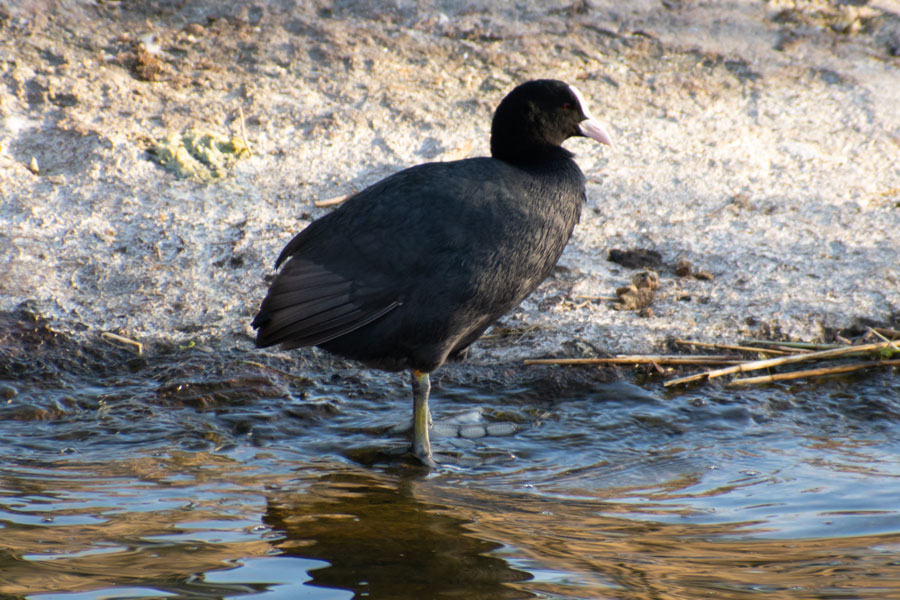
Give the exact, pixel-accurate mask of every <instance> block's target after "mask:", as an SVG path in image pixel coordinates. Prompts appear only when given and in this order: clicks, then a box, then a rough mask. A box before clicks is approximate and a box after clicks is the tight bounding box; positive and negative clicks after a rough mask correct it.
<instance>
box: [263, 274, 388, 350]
mask: <svg viewBox="0 0 900 600" xmlns="http://www.w3.org/2000/svg"><path fill="white" fill-rule="evenodd" d="M399 305H400V300H399V299H398V298H395V297H393V295H392V294H391V293H390V292H388V291H385V290H382V289H379V288H378V287H376V286H371V285H366V284H364V283H361V282H359V281H352V280H349V279H347V278H345V277H343V276H342V275H340V274H338V273H335V272H333V271H331V270H329V269H328V268H327V267H325V266H323V265H320V264H318V263H316V262H313V261H311V260H308V259H305V258H303V257H300V256H294V257H292V258H291V259H290V260H288V262H287V263H286V264H285V265H284V268H283V270H282V271H281V273H279V274H278V276H277V277H276V279H275V281H274V282H273V283H272V287H271V288H270V290H269V293H268V295H267V296H266V298H265V299H264V300H263V303H262V306H261V307H260V310H259V314H258V315H257V316H256V318H255V319H254V320H253V327H255V328H257V329H258V331H257V334H256V345H257V346H259V347H266V346H272V345H275V344H281V345H282V346H283V347H285V348H296V347H299V346H315V345H318V344H324V343H325V342H327V341H329V340H333V339H335V338H338V337H340V336H342V335H345V334H347V333H350V332H351V331H354V330H356V329H359V328H360V327H363V326H364V325H367V324H369V323H371V322H372V321H374V320H375V319H378V318H379V317H381V316H383V315H385V314H387V313H388V312H390V311H391V310H393V309H394V308H396V307H397V306H399Z"/></svg>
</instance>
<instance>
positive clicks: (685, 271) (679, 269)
mask: <svg viewBox="0 0 900 600" xmlns="http://www.w3.org/2000/svg"><path fill="white" fill-rule="evenodd" d="M693 272H694V265H692V264H691V263H690V261H688V260H687V259H685V258H679V259H678V262H676V263H675V274H676V275H678V276H679V277H687V276H688V275H690V274H691V273H693Z"/></svg>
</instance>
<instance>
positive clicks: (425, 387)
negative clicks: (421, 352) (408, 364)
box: [412, 370, 437, 467]
mask: <svg viewBox="0 0 900 600" xmlns="http://www.w3.org/2000/svg"><path fill="white" fill-rule="evenodd" d="M412 388H413V454H414V455H415V456H416V458H418V459H419V460H421V461H422V463H423V464H425V465H426V466H429V467H436V466H437V463H436V462H434V459H433V458H432V457H431V441H430V440H429V439H428V429H429V428H430V427H431V411H430V410H428V394H429V392H430V391H431V380H430V379H429V377H428V373H423V372H422V371H415V370H414V371H412Z"/></svg>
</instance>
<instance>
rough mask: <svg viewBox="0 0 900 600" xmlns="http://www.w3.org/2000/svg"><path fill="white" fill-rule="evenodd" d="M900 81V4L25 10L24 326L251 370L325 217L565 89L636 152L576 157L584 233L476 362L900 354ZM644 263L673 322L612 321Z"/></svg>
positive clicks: (15, 151)
mask: <svg viewBox="0 0 900 600" xmlns="http://www.w3.org/2000/svg"><path fill="white" fill-rule="evenodd" d="M388 5H389V6H390V7H389V8H383V7H384V6H388ZM621 5H627V8H621ZM898 54H900V2H897V1H893V0H877V1H875V0H873V1H872V2H869V3H868V4H864V5H862V6H859V3H858V2H855V3H850V4H847V5H841V6H838V5H836V4H834V3H827V2H774V1H769V2H761V1H758V0H754V1H749V0H748V1H744V0H735V1H731V2H726V1H721V2H704V1H693V0H681V1H679V0H666V1H663V2H651V1H649V0H647V1H644V0H638V1H635V2H631V3H620V2H614V1H608V0H590V2H575V3H574V4H573V3H571V2H536V1H534V2H529V1H526V2H517V3H515V8H513V4H512V3H506V2H503V3H499V2H498V3H493V2H483V1H482V2H479V1H472V2H465V3H445V2H438V1H429V0H408V1H407V0H397V1H396V2H394V3H382V2H365V1H362V2H334V3H328V2H292V1H289V0H271V1H258V2H255V3H245V2H237V1H219V0H202V1H196V2H176V1H174V0H146V1H143V2H116V1H112V0H108V1H105V2H95V1H87V0H69V1H62V0H60V1H50V0H35V1H28V2H26V1H24V0H22V1H20V2H15V1H13V2H5V3H3V2H0V196H2V200H0V202H2V204H0V311H10V310H12V309H13V308H14V307H16V306H18V305H20V304H21V303H22V302H28V303H29V306H30V307H31V309H32V310H34V311H35V312H37V313H39V314H41V315H44V316H46V317H48V318H50V319H52V320H53V322H54V323H55V324H56V325H55V326H56V327H57V328H58V329H59V330H60V331H63V332H70V333H72V334H73V335H76V336H83V337H85V338H90V339H96V338H97V337H98V336H99V335H100V334H101V333H102V332H104V331H110V332H115V333H118V334H121V335H124V336H127V337H130V338H133V339H137V340H140V341H142V342H143V343H145V344H147V346H148V348H150V350H151V352H152V348H153V347H154V344H160V343H162V342H173V341H174V342H178V343H186V342H189V341H196V342H198V343H203V344H205V345H208V346H210V347H232V346H239V347H244V348H250V347H252V344H251V342H250V336H251V334H252V331H251V329H250V327H249V322H250V318H251V317H252V315H253V314H254V313H255V310H256V308H257V307H258V305H259V301H260V300H261V298H262V296H263V294H264V291H265V287H266V281H265V278H266V277H267V276H270V275H271V273H272V265H273V262H274V258H275V257H276V256H277V253H278V252H279V251H280V249H281V247H282V246H283V245H284V244H285V243H286V242H287V241H288V240H289V239H290V238H291V237H292V235H293V234H294V233H295V232H297V231H299V230H300V229H301V228H302V227H303V226H304V225H305V224H306V223H307V222H308V221H309V220H310V219H311V218H314V217H315V216H317V215H320V214H323V213H324V212H325V211H326V210H328V209H327V208H319V207H316V206H314V204H313V203H314V202H317V201H321V200H326V199H330V198H336V197H340V196H342V195H345V194H348V193H350V192H352V191H354V190H358V189H361V188H362V187H364V186H366V185H368V184H370V183H373V182H375V181H377V180H378V179H380V178H381V177H383V176H385V175H387V174H389V173H391V172H393V171H396V170H399V169H401V168H403V167H406V166H411V165H413V164H416V163H420V162H425V161H431V160H451V159H456V158H461V157H467V156H476V155H483V154H486V153H487V149H488V131H489V124H490V117H491V113H492V111H493V108H494V107H495V105H496V104H497V103H498V102H499V100H500V99H501V98H502V97H503V95H504V94H505V93H506V92H507V91H509V90H510V89H511V88H512V87H513V86H514V85H515V84H517V83H519V82H521V81H524V80H526V79H530V78H533V77H554V78H558V79H563V80H566V81H569V82H572V83H575V84H577V86H578V87H579V88H580V89H581V90H582V91H583V92H584V94H585V96H587V97H588V99H589V101H590V102H591V104H592V106H593V109H594V110H593V112H594V113H595V114H596V115H597V116H598V117H600V118H601V120H604V121H605V122H606V123H608V125H609V128H610V130H611V132H612V133H613V135H614V138H615V145H614V146H613V147H612V148H607V147H600V146H599V145H596V144H592V143H590V142H589V141H588V140H571V141H570V142H568V144H567V145H568V147H569V148H570V149H572V150H573V151H574V152H576V154H577V155H578V161H579V163H580V164H581V166H582V169H583V170H584V171H585V173H586V175H587V177H588V180H589V186H588V206H587V208H586V210H585V213H584V216H583V218H582V220H581V223H580V224H579V226H578V227H577V228H576V232H575V235H574V237H573V240H572V241H571V242H570V245H569V247H568V249H567V250H566V253H565V254H564V256H563V258H562V260H561V262H560V268H559V269H558V271H557V273H556V275H555V276H554V277H553V278H552V279H551V280H549V281H548V282H546V283H545V284H544V285H543V286H542V287H541V288H540V290H539V291H538V292H537V293H535V294H534V295H533V296H532V297H531V298H530V299H528V300H526V301H525V302H524V303H523V305H522V306H521V307H520V308H519V309H518V310H516V311H515V312H514V313H512V314H511V315H509V316H507V317H505V318H504V319H503V320H502V322H501V327H499V328H495V330H493V334H492V335H491V336H490V337H489V338H488V339H487V340H485V341H483V342H480V343H479V344H477V345H476V347H475V348H474V349H473V352H472V353H471V359H472V360H474V361H482V362H484V361H497V360H513V359H516V358H520V357H523V356H542V355H581V354H591V353H594V352H597V351H601V352H654V351H658V350H659V349H660V348H662V347H664V346H665V344H666V342H667V340H669V339H671V338H675V337H682V338H692V339H699V340H705V341H713V340H718V341H727V342H734V341H737V340H740V339H741V338H743V337H759V336H764V337H769V338H771V337H790V338H796V339H803V340H819V339H824V338H828V337H830V336H831V335H833V332H834V331H835V330H839V329H844V328H848V327H858V326H859V325H860V324H865V323H878V324H884V325H888V326H894V327H896V326H897V324H898V322H900V238H898V234H900V57H898ZM239 110H240V111H242V112H243V115H244V121H245V130H246V139H247V140H248V141H249V143H250V146H251V148H252V151H253V155H252V157H249V158H245V159H243V160H240V161H238V162H237V163H236V164H235V165H234V167H233V168H231V169H230V171H229V174H228V175H227V176H226V177H223V178H220V179H216V180H212V181H199V180H192V179H183V178H179V177H177V176H176V175H174V174H173V173H171V172H169V171H167V170H165V169H163V168H162V167H161V166H160V165H158V164H157V163H155V162H154V161H153V160H151V156H150V155H149V154H148V152H147V149H148V148H149V147H150V146H151V145H152V144H153V142H154V141H155V140H159V139H161V138H165V137H166V136H168V135H170V134H172V133H181V132H184V131H187V130H190V129H192V128H195V129H204V130H208V131H211V132H214V133H217V134H219V135H222V136H225V137H230V136H232V135H240V133H241V127H240V117H239ZM635 248H643V249H650V250H655V251H656V252H658V253H659V254H660V256H661V263H662V264H660V265H658V266H657V270H658V271H659V275H660V286H659V288H658V289H657V293H656V296H655V298H654V301H653V303H652V305H651V306H650V310H649V311H646V310H645V311H629V310H615V307H614V303H613V302H611V301H609V300H604V299H596V298H593V299H592V298H591V297H609V296H613V295H614V292H615V290H616V288H617V287H619V286H622V285H625V284H627V283H628V282H629V281H630V279H631V277H632V276H633V275H634V273H635V272H636V271H635V270H633V269H629V268H627V267H624V266H621V265H619V264H616V263H613V262H610V261H608V260H607V257H608V254H609V251H610V250H612V249H635ZM679 259H685V260H687V261H689V262H690V263H691V264H692V265H694V268H695V269H698V270H705V271H707V272H709V273H710V274H711V275H712V276H713V278H712V279H697V278H695V277H691V276H686V277H682V276H678V275H677V274H676V273H675V271H674V265H675V263H676V261H678V260H679Z"/></svg>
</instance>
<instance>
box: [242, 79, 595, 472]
mask: <svg viewBox="0 0 900 600" xmlns="http://www.w3.org/2000/svg"><path fill="white" fill-rule="evenodd" d="M574 136H586V137H590V138H593V139H594V140H596V141H598V142H601V143H603V144H609V143H610V138H609V135H608V134H607V133H606V131H605V130H604V129H603V127H601V126H600V124H599V123H597V121H595V120H594V119H593V118H591V115H590V112H589V111H588V108H587V105H586V104H585V101H584V98H583V97H582V95H581V94H580V93H579V92H578V90H576V89H575V88H574V87H572V86H570V85H567V84H565V83H563V82H562V81H556V80H552V79H541V80H536V81H528V82H526V83H523V84H521V85H519V86H518V87H516V88H515V89H514V90H513V91H512V92H510V93H509V95H507V96H506V97H505V98H504V99H503V100H502V101H501V102H500V105H499V106H498V107H497V110H496V112H495V113H494V118H493V121H492V123H491V158H487V157H482V158H469V159H465V160H458V161H453V162H435V163H426V164H422V165H418V166H415V167H412V168H409V169H406V170H404V171H400V172H399V173H395V174H394V175H391V176H390V177H387V178H386V179H383V180H381V181H379V182H378V183H376V184H374V185H372V186H370V187H368V188H366V189H364V190H363V191H361V192H359V193H358V194H355V195H354V196H352V197H351V198H349V199H348V200H347V201H346V202H344V203H343V204H342V205H341V206H340V207H338V208H337V209H335V210H334V211H332V212H330V213H329V214H327V215H325V216H323V217H321V218H319V219H317V220H315V221H313V222H312V223H310V225H309V226H308V227H306V229H304V230H303V231H301V232H300V233H299V234H297V235H296V236H295V237H294V239H292V240H291V241H290V243H289V244H288V245H287V246H285V248H284V250H282V251H281V255H279V257H278V260H277V261H275V268H276V269H277V268H278V267H279V266H280V265H281V264H282V263H284V268H282V270H281V272H280V273H278V275H277V276H276V278H275V281H274V282H273V283H272V286H271V287H270V288H269V293H268V294H267V295H266V298H265V299H264V300H263V302H262V306H261V307H260V310H259V314H258V315H256V318H255V319H253V327H254V328H256V329H258V331H257V335H256V345H257V346H259V347H261V348H262V347H266V346H272V345H274V344H281V345H282V347H284V348H296V347H299V346H319V347H320V348H324V349H325V350H327V351H329V352H332V353H334V354H337V355H340V356H344V357H347V358H350V359H353V360H356V361H359V362H361V363H362V364H364V365H366V366H369V367H373V368H377V369H383V370H387V371H399V370H402V369H408V370H410V371H411V372H412V388H413V407H414V412H413V415H414V441H413V453H414V454H415V456H417V457H418V458H419V459H420V460H421V461H422V462H423V463H425V464H427V465H433V464H434V461H433V459H432V456H431V444H430V442H429V439H428V429H429V427H430V424H431V415H430V412H429V410H428V394H429V390H430V381H429V373H431V371H434V370H435V369H437V368H438V367H440V366H441V365H442V364H444V362H445V361H446V360H447V358H448V357H453V356H454V355H458V354H460V353H461V352H463V351H464V350H465V349H466V348H468V346H469V345H470V344H471V343H472V342H474V341H475V340H476V339H478V337H479V336H480V335H481V334H482V333H483V332H484V331H485V329H487V328H488V327H489V326H490V325H491V324H492V323H493V322H494V321H496V320H497V319H498V318H500V317H501V316H502V315H503V314H505V313H506V312H508V311H509V310H511V309H512V308H514V307H515V306H517V305H518V304H519V303H520V302H521V301H522V300H523V299H524V298H525V297H526V296H527V295H528V294H530V293H531V292H532V291H533V290H534V289H535V288H536V287H537V286H538V284H540V283H541V282H542V281H543V280H544V279H545V278H546V277H547V276H548V275H549V274H550V272H551V271H552V269H553V266H554V265H555V264H556V261H557V260H558V259H559V257H560V255H561V254H562V251H563V248H565V245H566V243H567V242H568V240H569V236H570V235H571V234H572V229H573V228H574V227H575V223H576V222H577V221H578V218H579V216H580V214H581V207H582V205H583V204H584V201H585V190H584V175H583V174H582V172H581V170H580V169H579V168H578V165H577V164H575V161H574V160H572V156H573V155H572V153H571V152H569V151H568V150H565V149H564V148H562V147H561V146H560V144H561V143H562V142H563V141H565V140H566V139H568V138H570V137H574Z"/></svg>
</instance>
